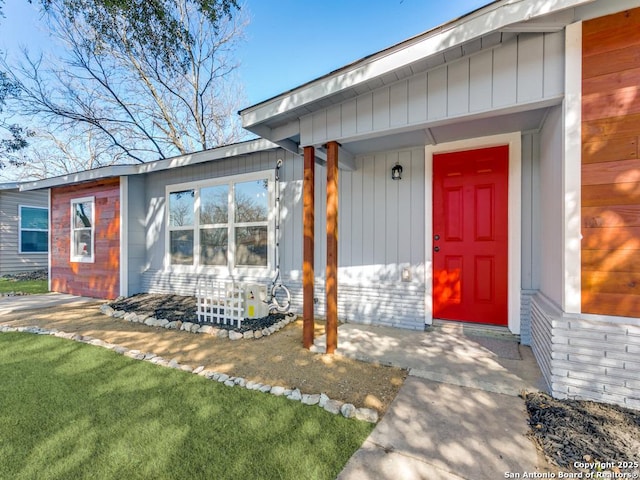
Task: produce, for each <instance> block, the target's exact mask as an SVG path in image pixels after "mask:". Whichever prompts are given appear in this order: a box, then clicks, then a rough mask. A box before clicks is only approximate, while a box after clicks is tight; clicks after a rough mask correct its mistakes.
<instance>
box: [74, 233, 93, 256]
mask: <svg viewBox="0 0 640 480" xmlns="http://www.w3.org/2000/svg"><path fill="white" fill-rule="evenodd" d="M73 254H74V255H75V256H78V257H90V256H91V230H76V231H74V232H73Z"/></svg>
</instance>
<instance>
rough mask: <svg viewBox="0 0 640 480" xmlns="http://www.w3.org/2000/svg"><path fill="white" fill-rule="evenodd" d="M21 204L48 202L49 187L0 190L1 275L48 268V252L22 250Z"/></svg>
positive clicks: (41, 205)
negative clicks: (22, 251)
mask: <svg viewBox="0 0 640 480" xmlns="http://www.w3.org/2000/svg"><path fill="white" fill-rule="evenodd" d="M20 205H23V206H28V207H44V208H47V207H48V205H49V191H48V190H38V191H31V192H21V191H19V190H18V189H17V188H15V189H14V188H10V189H3V190H0V275H6V274H10V273H19V272H28V271H32V270H40V269H45V268H47V266H48V259H49V255H48V253H20V245H19V242H20V224H19V217H20Z"/></svg>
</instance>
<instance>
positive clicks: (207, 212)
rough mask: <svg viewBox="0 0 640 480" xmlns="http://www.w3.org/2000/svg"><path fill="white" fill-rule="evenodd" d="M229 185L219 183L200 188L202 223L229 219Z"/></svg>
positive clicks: (221, 221) (222, 221)
mask: <svg viewBox="0 0 640 480" xmlns="http://www.w3.org/2000/svg"><path fill="white" fill-rule="evenodd" d="M228 210H229V186H228V185H218V186H216V187H206V188H203V189H201V190H200V224H201V225H207V224H212V223H227V222H228V221H229V216H228V213H227V212H228Z"/></svg>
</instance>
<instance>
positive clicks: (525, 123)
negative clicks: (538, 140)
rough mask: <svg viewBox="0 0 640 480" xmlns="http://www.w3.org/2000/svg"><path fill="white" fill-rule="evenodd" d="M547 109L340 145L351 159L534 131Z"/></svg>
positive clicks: (450, 124)
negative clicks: (375, 153)
mask: <svg viewBox="0 0 640 480" xmlns="http://www.w3.org/2000/svg"><path fill="white" fill-rule="evenodd" d="M550 108H552V107H544V108H538V109H535V110H529V111H525V112H517V113H511V114H505V115H499V116H495V117H491V118H477V119H474V120H467V121H462V122H456V123H448V124H443V125H437V126H431V127H423V128H417V129H415V130H411V131H403V132H398V133H394V134H391V135H385V136H381V137H374V138H368V139H360V140H356V141H352V142H343V143H342V148H343V149H344V150H346V151H347V152H349V153H351V154H353V155H366V154H368V153H373V152H382V151H388V150H397V149H400V148H407V147H415V146H418V145H434V144H440V143H446V142H452V141H456V140H463V139H468V138H477V137H485V136H489V135H497V134H501V133H510V132H518V131H521V132H525V131H538V130H540V128H541V127H542V125H543V124H544V121H545V118H546V116H547V112H548V111H549V109H550Z"/></svg>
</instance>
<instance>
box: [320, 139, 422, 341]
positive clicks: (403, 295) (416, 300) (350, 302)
mask: <svg viewBox="0 0 640 480" xmlns="http://www.w3.org/2000/svg"><path fill="white" fill-rule="evenodd" d="M355 162H356V170H354V171H345V170H340V172H339V179H338V190H339V205H338V316H339V318H340V319H342V320H345V321H349V322H356V323H372V324H378V325H388V326H399V327H404V328H414V329H422V328H424V319H425V301H424V295H425V270H424V268H425V260H424V259H425V251H424V249H425V242H424V235H425V223H424V222H425V203H424V202H425V184H424V182H425V171H424V167H425V157H424V146H420V147H416V148H408V149H402V150H397V151H391V152H381V153H375V154H371V155H363V156H358V157H356V159H355ZM396 163H399V164H400V165H402V168H403V171H402V180H397V181H394V180H392V179H391V168H392V167H393V166H394V165H395V164H396ZM315 191H316V214H315V218H316V228H315V242H316V243H315V273H316V285H315V291H316V293H315V296H316V297H317V298H318V299H319V302H318V304H317V313H318V314H319V315H324V311H325V310H324V308H325V305H324V299H325V296H324V281H325V277H324V271H325V265H326V230H325V228H326V227H325V226H326V221H325V220H326V169H325V168H324V167H322V166H319V165H318V166H316V187H315ZM403 269H408V270H409V272H410V274H411V280H410V281H409V282H403V281H402V280H401V275H402V270H403Z"/></svg>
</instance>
